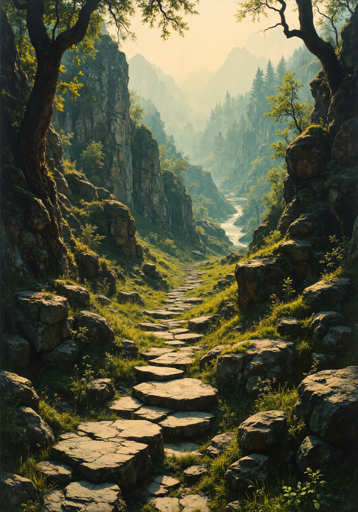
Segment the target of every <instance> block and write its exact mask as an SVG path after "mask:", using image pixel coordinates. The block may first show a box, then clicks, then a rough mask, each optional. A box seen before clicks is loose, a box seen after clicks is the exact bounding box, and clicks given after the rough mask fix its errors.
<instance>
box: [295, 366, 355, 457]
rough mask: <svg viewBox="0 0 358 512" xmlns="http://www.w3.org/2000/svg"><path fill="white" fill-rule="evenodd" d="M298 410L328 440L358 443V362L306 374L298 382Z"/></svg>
mask: <svg viewBox="0 0 358 512" xmlns="http://www.w3.org/2000/svg"><path fill="white" fill-rule="evenodd" d="M296 414H297V415H298V416H299V417H300V418H302V419H303V420H304V421H305V423H306V424H307V425H308V426H309V428H310V429H311V430H312V432H313V433H315V434H317V435H319V436H320V437H321V438H322V439H323V440H324V441H327V442H328V443H333V444H335V445H337V446H340V447H352V448H353V447H357V446H358V366H348V367H347V368H343V369H341V370H324V371H321V372H318V373H315V374H314V375H309V376H308V377H306V378H305V379H304V380H303V381H302V382H301V384H300V385H299V386H298V400H297V403H296Z"/></svg>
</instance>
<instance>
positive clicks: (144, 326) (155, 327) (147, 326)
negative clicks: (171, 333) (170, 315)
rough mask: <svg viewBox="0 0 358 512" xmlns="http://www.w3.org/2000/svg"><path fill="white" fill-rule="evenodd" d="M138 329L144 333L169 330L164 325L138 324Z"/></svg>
mask: <svg viewBox="0 0 358 512" xmlns="http://www.w3.org/2000/svg"><path fill="white" fill-rule="evenodd" d="M137 327H138V329H141V330H142V331H152V332H154V331H167V330H168V328H167V327H166V326H165V325H163V324H150V323H140V324H137Z"/></svg>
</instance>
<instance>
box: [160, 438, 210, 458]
mask: <svg viewBox="0 0 358 512" xmlns="http://www.w3.org/2000/svg"><path fill="white" fill-rule="evenodd" d="M198 448H199V445H198V444H196V443H190V442H189V441H182V442H180V443H165V444H164V453H165V455H166V456H167V457H182V456H183V455H186V454H187V453H194V454H195V455H197V456H198V457H202V455H201V453H200V452H199V451H198Z"/></svg>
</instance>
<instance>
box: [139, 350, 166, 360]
mask: <svg viewBox="0 0 358 512" xmlns="http://www.w3.org/2000/svg"><path fill="white" fill-rule="evenodd" d="M171 352H174V350H173V349H170V348H160V347H152V348H150V349H149V350H147V351H146V352H139V355H140V356H141V357H142V359H144V360H145V361H150V360H152V359H156V358H157V357H160V356H163V355H165V354H170V353H171Z"/></svg>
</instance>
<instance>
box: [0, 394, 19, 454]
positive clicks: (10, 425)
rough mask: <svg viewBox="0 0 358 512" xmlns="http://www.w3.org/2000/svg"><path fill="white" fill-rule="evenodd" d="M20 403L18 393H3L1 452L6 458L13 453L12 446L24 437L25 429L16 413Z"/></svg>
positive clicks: (0, 433) (0, 409) (0, 434)
mask: <svg viewBox="0 0 358 512" xmlns="http://www.w3.org/2000/svg"><path fill="white" fill-rule="evenodd" d="M19 405H20V400H19V399H18V398H17V396H16V394H14V393H4V394H3V395H2V397H1V408H0V426H1V430H0V437H1V454H2V456H4V457H5V458H6V457H9V456H10V455H11V447H12V446H14V445H16V444H20V443H21V442H22V441H23V438H24V432H25V429H24V428H23V426H22V424H21V421H20V418H19V417H18V415H17V413H16V407H17V406H19ZM9 450H10V451H9Z"/></svg>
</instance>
